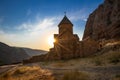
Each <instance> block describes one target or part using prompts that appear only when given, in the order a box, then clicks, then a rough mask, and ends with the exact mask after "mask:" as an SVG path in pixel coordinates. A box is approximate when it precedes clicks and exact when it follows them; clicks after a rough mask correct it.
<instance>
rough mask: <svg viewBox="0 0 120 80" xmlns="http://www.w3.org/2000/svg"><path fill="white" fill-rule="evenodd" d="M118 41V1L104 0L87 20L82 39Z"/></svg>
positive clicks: (119, 21) (119, 18)
mask: <svg viewBox="0 0 120 80" xmlns="http://www.w3.org/2000/svg"><path fill="white" fill-rule="evenodd" d="M87 37H90V38H92V39H94V40H100V39H120V0H105V1H104V3H103V4H101V5H100V6H99V7H98V8H97V9H96V10H95V11H94V12H93V13H92V14H90V15H89V18H88V20H87V23H86V26H85V31H84V35H83V39H85V38H87Z"/></svg>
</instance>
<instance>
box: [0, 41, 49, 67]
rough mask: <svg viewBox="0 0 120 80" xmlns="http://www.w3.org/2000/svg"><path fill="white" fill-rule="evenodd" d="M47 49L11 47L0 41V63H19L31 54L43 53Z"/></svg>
mask: <svg viewBox="0 0 120 80" xmlns="http://www.w3.org/2000/svg"><path fill="white" fill-rule="evenodd" d="M45 53H47V51H43V50H34V49H29V48H20V47H11V46H9V45H7V44H4V43H2V42H0V65H3V64H12V63H19V62H22V61H23V60H25V59H29V58H30V57H32V56H36V55H41V54H45Z"/></svg>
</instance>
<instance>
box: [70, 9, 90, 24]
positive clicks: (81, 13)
mask: <svg viewBox="0 0 120 80" xmlns="http://www.w3.org/2000/svg"><path fill="white" fill-rule="evenodd" d="M86 11H87V10H86V8H83V9H81V10H78V11H72V12H70V13H69V16H70V19H71V20H73V21H77V20H82V21H85V22H86V21H87V18H88V15H89V14H88V12H86Z"/></svg>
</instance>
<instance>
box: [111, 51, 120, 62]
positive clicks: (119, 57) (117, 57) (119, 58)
mask: <svg viewBox="0 0 120 80" xmlns="http://www.w3.org/2000/svg"><path fill="white" fill-rule="evenodd" d="M109 62H110V63H114V64H117V63H119V62H120V55H117V53H116V55H113V56H111V57H110V58H109Z"/></svg>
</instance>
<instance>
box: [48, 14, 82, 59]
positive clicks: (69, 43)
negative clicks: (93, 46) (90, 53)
mask: <svg viewBox="0 0 120 80" xmlns="http://www.w3.org/2000/svg"><path fill="white" fill-rule="evenodd" d="M58 28H59V33H58V34H54V39H55V42H54V48H51V49H50V52H49V53H50V54H56V55H57V56H58V58H59V59H69V58H73V57H78V56H79V53H80V50H78V48H79V43H80V42H79V37H78V35H77V34H73V24H72V23H71V21H70V20H69V19H68V18H67V17H66V15H65V16H64V18H63V19H62V21H61V22H60V23H59V24H58Z"/></svg>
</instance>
